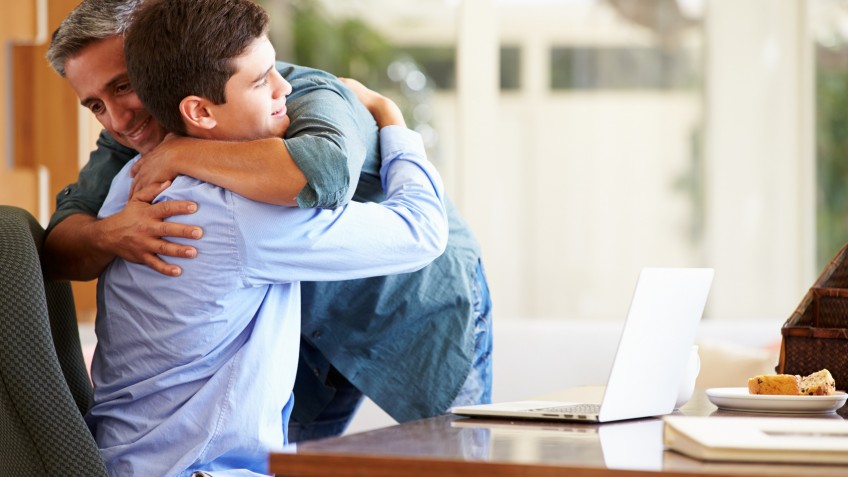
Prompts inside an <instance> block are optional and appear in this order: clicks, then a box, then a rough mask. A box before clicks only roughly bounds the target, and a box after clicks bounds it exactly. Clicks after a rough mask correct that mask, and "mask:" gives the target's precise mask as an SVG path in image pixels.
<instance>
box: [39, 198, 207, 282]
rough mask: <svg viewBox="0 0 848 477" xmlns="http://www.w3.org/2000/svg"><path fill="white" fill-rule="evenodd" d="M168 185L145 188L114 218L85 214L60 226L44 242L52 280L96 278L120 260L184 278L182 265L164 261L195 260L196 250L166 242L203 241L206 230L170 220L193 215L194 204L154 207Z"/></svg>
mask: <svg viewBox="0 0 848 477" xmlns="http://www.w3.org/2000/svg"><path fill="white" fill-rule="evenodd" d="M169 185H170V182H164V183H159V184H150V185H149V186H147V187H144V188H143V189H141V190H140V191H139V192H138V193H136V194H133V196H132V197H130V199H129V200H128V201H127V205H126V208H124V209H123V210H122V211H120V212H118V213H116V214H114V215H112V216H110V217H107V218H104V219H96V218H95V217H92V216H90V215H86V214H82V213H80V214H75V215H72V216H70V217H68V218H67V219H65V220H63V221H62V222H60V223H59V224H58V225H56V227H55V228H54V229H53V230H52V231H51V232H50V234H48V235H47V239H46V240H45V243H44V254H45V259H44V266H45V272H46V273H47V274H48V276H49V277H51V278H52V279H63V280H92V279H94V278H97V277H98V276H99V275H100V273H102V272H103V270H104V269H105V268H106V266H107V265H109V262H111V261H112V260H113V259H114V258H115V257H120V258H123V259H124V260H127V261H130V262H135V263H143V264H145V265H147V266H149V267H150V268H152V269H154V270H156V271H157V272H159V273H161V274H163V275H168V276H178V275H180V273H182V270H181V269H180V267H178V266H176V265H173V264H169V263H167V262H166V261H165V260H164V257H183V258H194V257H195V256H196V255H197V250H196V249H195V248H194V247H190V246H187V245H182V244H177V243H173V242H169V241H168V240H167V238H168V237H183V238H193V239H199V238H201V237H202V236H203V230H202V229H201V228H200V227H196V226H193V225H185V224H180V223H174V222H166V221H165V219H167V218H169V217H173V216H177V215H187V214H191V213H194V212H195V211H196V210H197V204H195V203H194V202H189V201H163V202H160V203H157V204H152V202H153V200H154V199H155V198H156V196H157V195H159V194H160V193H161V192H162V191H163V190H165V189H166V188H167V187H168V186H169Z"/></svg>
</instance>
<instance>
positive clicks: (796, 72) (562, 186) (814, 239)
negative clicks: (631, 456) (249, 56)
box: [261, 0, 848, 323]
mask: <svg viewBox="0 0 848 477" xmlns="http://www.w3.org/2000/svg"><path fill="white" fill-rule="evenodd" d="M261 3H262V4H263V5H264V6H265V7H266V8H267V9H268V10H269V12H271V14H272V29H273V31H272V41H273V42H274V44H275V46H276V47H277V51H278V57H279V58H281V59H284V60H288V61H292V62H295V63H300V64H305V65H310V66H315V67H318V68H322V69H325V70H328V71H331V72H333V73H335V74H338V75H343V76H351V77H355V78H358V79H360V80H362V81H363V82H365V83H366V84H368V85H370V86H372V87H374V88H375V89H379V90H380V91H382V92H384V93H386V94H388V95H390V96H392V97H393V98H394V99H395V100H397V101H398V102H399V103H400V104H401V105H402V106H403V108H404V111H405V113H406V117H407V119H408V121H409V123H410V125H411V126H412V127H414V128H415V129H417V130H418V131H420V132H421V133H422V135H423V136H424V137H425V140H426V142H427V145H428V147H429V152H430V157H431V158H432V159H433V160H434V161H435V162H436V163H437V164H438V165H439V167H440V170H441V171H442V173H443V174H444V176H445V179H446V182H447V184H448V187H449V191H450V193H451V195H452V197H453V199H454V200H455V201H456V202H457V203H458V205H459V207H460V210H462V211H463V213H464V215H465V217H466V218H467V220H468V221H469V222H470V223H471V225H472V228H473V230H474V231H475V233H476V234H477V237H478V239H479V240H480V242H481V243H482V245H483V251H484V258H485V261H486V266H487V268H488V272H489V276H490V279H491V282H492V291H493V297H494V300H495V307H496V310H497V311H496V316H497V317H498V319H511V318H519V319H550V318H554V319H556V318H560V317H562V318H587V319H601V318H613V319H617V318H621V317H623V316H624V314H625V313H626V308H627V305H628V303H629V300H630V296H631V290H632V287H633V284H634V282H635V278H636V276H637V274H638V270H639V269H640V268H641V267H643V266H707V267H714V268H715V269H716V279H715V284H714V288H713V292H712V294H711V297H710V301H709V310H708V312H707V317H708V318H715V319H742V318H744V319H751V318H754V319H758V318H761V319H769V320H775V321H776V322H778V323H779V322H782V320H783V319H785V318H786V317H787V316H788V315H789V313H790V312H791V311H792V310H793V309H794V307H795V306H796V305H797V303H798V302H799V301H800V298H801V296H802V295H803V293H804V291H805V290H806V288H807V287H809V286H810V285H811V284H812V282H813V281H814V279H815V277H816V274H817V273H818V271H819V270H820V269H821V267H822V266H823V265H824V264H825V263H826V262H827V261H828V260H829V259H830V258H831V257H832V256H833V255H834V254H835V253H836V252H837V251H838V249H839V248H840V247H841V246H842V245H843V244H844V243H845V242H846V241H848V221H846V207H848V200H846V190H847V189H846V187H845V179H846V174H848V158H846V157H845V153H846V151H848V147H846V146H848V142H846V139H848V89H846V88H848V76H846V75H848V70H846V66H848V64H846V59H848V57H846V48H845V45H846V35H848V2H846V1H838V0H807V1H802V0H746V1H744V2H738V1H732V0H416V1H397V0H392V1H390V0H346V1H332V0H262V1H261Z"/></svg>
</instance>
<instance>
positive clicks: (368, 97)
mask: <svg viewBox="0 0 848 477" xmlns="http://www.w3.org/2000/svg"><path fill="white" fill-rule="evenodd" d="M339 80H340V81H341V82H342V83H343V84H344V85H345V86H347V87H348V88H349V89H350V90H351V91H353V93H354V94H355V95H356V98H357V99H359V101H360V102H361V103H362V104H363V105H365V107H366V108H367V109H368V111H369V112H370V113H371V115H372V116H374V120H375V121H377V126H379V127H381V128H383V127H386V126H403V127H406V122H405V121H404V119H403V113H401V111H400V108H399V107H398V105H397V104H395V102H394V101H392V100H391V99H389V98H387V97H385V96H383V95H382V94H380V93H378V92H376V91H374V90H371V89H368V88H366V87H365V86H364V85H363V84H362V83H360V82H359V81H356V80H355V79H350V78H339Z"/></svg>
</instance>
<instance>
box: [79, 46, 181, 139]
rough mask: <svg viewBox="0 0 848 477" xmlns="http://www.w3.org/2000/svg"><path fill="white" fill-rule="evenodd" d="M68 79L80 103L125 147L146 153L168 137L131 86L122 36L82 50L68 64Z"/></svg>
mask: <svg viewBox="0 0 848 477" xmlns="http://www.w3.org/2000/svg"><path fill="white" fill-rule="evenodd" d="M65 78H66V79H67V80H68V83H70V85H71V88H73V90H74V91H75V92H76V93H77V96H78V97H79V99H80V103H81V104H82V105H83V106H84V107H86V108H88V109H89V110H91V112H92V113H94V116H95V117H96V118H97V120H98V121H100V124H102V125H103V127H104V128H106V131H108V132H109V134H111V135H112V137H113V138H115V140H116V141H118V142H119V143H121V144H123V145H124V146H126V147H129V148H130V149H135V150H136V151H138V152H141V153H146V152H148V151H150V150H151V149H153V148H154V147H156V146H157V145H158V144H159V143H160V142H162V139H163V138H164V137H165V135H166V134H167V132H166V131H165V129H164V128H163V127H162V126H161V125H160V124H159V122H158V121H156V119H154V118H153V116H151V115H150V113H148V112H147V110H146V109H145V108H144V106H142V104H141V101H140V100H139V99H138V96H137V95H136V93H135V90H134V89H133V88H132V86H130V81H129V78H128V77H127V65H126V63H125V62H124V40H123V38H122V37H120V36H113V37H110V38H106V39H103V40H99V41H96V42H94V43H91V44H90V45H87V46H86V47H85V48H83V49H82V50H80V52H79V53H77V54H76V55H75V56H74V57H72V58H69V59H68V60H67V61H66V62H65Z"/></svg>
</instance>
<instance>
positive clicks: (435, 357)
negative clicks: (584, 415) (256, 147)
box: [48, 62, 480, 423]
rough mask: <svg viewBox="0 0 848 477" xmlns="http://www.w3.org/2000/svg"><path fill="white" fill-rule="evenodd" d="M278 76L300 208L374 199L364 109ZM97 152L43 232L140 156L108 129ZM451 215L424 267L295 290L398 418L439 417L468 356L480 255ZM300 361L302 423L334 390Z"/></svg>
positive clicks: (308, 320) (330, 90) (332, 83)
mask: <svg viewBox="0 0 848 477" xmlns="http://www.w3.org/2000/svg"><path fill="white" fill-rule="evenodd" d="M277 69H278V70H279V71H280V73H281V74H282V75H283V77H285V78H286V80H288V81H289V82H290V83H291V84H292V87H293V92H292V94H291V95H290V96H289V97H288V99H287V102H286V106H287V107H288V111H289V116H290V117H291V119H292V125H291V126H290V127H289V129H288V131H287V132H286V146H287V147H288V150H289V152H290V153H291V155H292V157H293V158H294V160H295V161H296V163H297V164H298V166H299V167H300V168H301V170H302V171H303V173H304V175H305V176H306V178H307V181H308V183H309V185H308V186H307V187H306V188H304V189H303V191H301V193H300V194H299V195H298V203H299V204H300V206H301V207H322V208H332V207H337V206H339V205H341V204H342V203H345V202H346V201H347V200H349V199H350V197H351V196H353V200H355V201H379V200H382V198H383V197H384V193H383V190H382V187H381V186H380V181H379V167H380V159H379V155H378V154H377V152H378V140H377V134H376V130H377V128H376V125H375V124H374V121H373V118H372V117H371V115H370V114H369V113H368V111H367V110H365V108H363V107H362V106H361V105H360V104H359V102H358V101H357V100H356V98H355V97H354V96H353V95H352V94H351V93H350V92H349V91H348V90H347V88H344V87H343V86H342V85H341V83H340V82H338V81H337V80H336V79H335V77H333V76H332V75H330V74H328V73H326V72H323V71H319V70H314V69H310V68H305V67H300V66H295V65H291V64H288V63H282V62H279V63H278V64H277ZM355 144H358V145H355ZM97 145H98V148H97V150H96V151H94V152H93V153H92V155H91V158H90V160H89V162H88V164H87V165H86V166H85V167H84V168H83V169H82V171H81V172H80V176H79V179H78V182H77V183H75V184H72V185H70V186H68V187H67V188H65V189H64V190H62V191H60V192H59V194H58V195H57V207H56V212H55V214H54V215H53V217H52V218H51V222H50V227H49V228H48V231H49V230H50V229H51V228H52V227H53V226H55V224H57V223H58V222H60V221H61V220H63V219H64V218H66V217H67V216H69V215H71V214H76V213H86V214H89V215H95V214H96V213H97V211H98V210H99V208H100V205H101V204H102V203H103V199H104V198H105V197H106V193H107V191H108V189H109V183H110V181H111V180H112V177H114V176H115V174H116V173H117V172H118V171H119V170H120V169H121V167H123V165H124V164H125V163H126V162H127V161H129V160H130V159H131V158H132V157H134V156H135V154H136V153H135V151H132V150H130V149H127V148H124V147H122V146H121V145H120V144H118V143H116V142H115V141H114V140H113V139H112V138H111V137H109V135H108V134H106V133H105V132H104V133H102V134H101V136H100V138H99V140H98V143H97ZM351 152H356V153H357V154H354V155H351V154H350V153H351ZM447 210H448V220H449V224H450V237H449V240H448V246H447V249H446V251H445V253H444V254H443V255H442V256H441V257H439V258H438V259H436V260H435V261H434V262H433V263H432V264H430V265H428V266H427V267H425V268H424V269H422V270H420V271H418V272H415V273H411V274H402V275H393V276H388V277H379V278H368V279H362V280H346V281H341V282H321V283H307V282H304V283H302V284H301V295H302V305H303V306H302V336H303V339H304V340H306V341H307V342H308V343H309V344H311V345H312V346H314V348H315V349H317V350H318V352H319V353H321V354H323V355H324V356H326V358H327V359H329V362H330V363H332V364H333V366H335V367H336V368H337V369H338V370H339V371H340V372H341V373H342V374H343V375H344V376H345V377H346V378H347V379H348V380H349V381H350V382H351V383H353V384H354V385H355V386H356V387H357V388H358V389H359V390H360V391H362V392H363V393H364V394H365V395H366V396H368V397H370V398H371V399H372V400H373V401H374V402H375V403H376V404H377V405H379V406H380V407H382V408H383V409H384V410H385V411H386V412H387V413H388V414H389V415H390V416H392V417H393V418H394V419H396V420H398V421H407V420H411V419H416V418H421V417H428V416H433V415H437V414H441V413H442V412H444V411H445V410H446V409H447V408H448V407H449V406H450V404H451V403H452V402H453V399H454V397H455V396H456V395H457V393H458V392H459V389H460V388H461V387H462V384H463V382H464V381H465V378H466V376H467V375H468V372H469V369H470V367H471V362H472V359H473V357H474V320H473V304H472V298H471V297H472V296H473V293H472V283H473V282H474V279H475V273H476V269H477V263H478V260H479V258H480V250H479V247H478V245H477V242H476V240H475V238H474V236H473V235H472V233H471V231H470V229H469V227H468V225H467V224H466V223H465V221H464V220H463V219H462V217H461V216H460V214H459V212H458V211H457V209H456V208H455V207H454V205H453V204H452V203H450V201H449V200H448V202H447ZM300 358H301V366H300V369H299V370H298V376H297V382H296V385H295V393H296V395H297V397H298V399H297V404H296V406H295V410H294V415H295V416H296V417H297V419H298V421H300V422H302V423H309V422H311V420H312V419H313V418H314V417H315V416H317V415H318V414H319V413H320V412H321V410H322V409H323V408H324V406H325V404H326V403H327V402H328V401H329V400H330V399H331V398H332V393H333V390H332V389H330V388H327V387H326V386H325V381H324V378H326V376H327V372H328V366H327V364H328V363H327V362H326V361H325V360H324V359H323V358H322V357H321V356H320V355H316V354H315V353H314V352H313V353H312V354H310V350H309V349H308V347H304V348H303V351H302V354H301V357H300Z"/></svg>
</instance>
